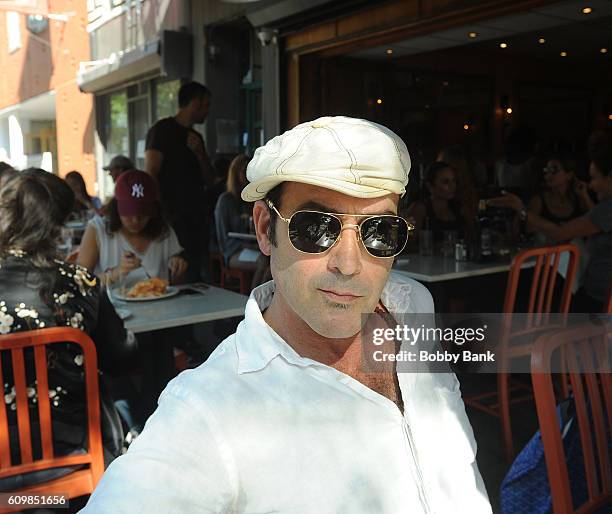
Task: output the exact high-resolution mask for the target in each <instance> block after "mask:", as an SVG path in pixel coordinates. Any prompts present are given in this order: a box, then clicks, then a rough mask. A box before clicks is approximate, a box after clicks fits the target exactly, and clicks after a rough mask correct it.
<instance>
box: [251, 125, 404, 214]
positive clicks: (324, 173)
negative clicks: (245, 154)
mask: <svg viewBox="0 0 612 514" xmlns="http://www.w3.org/2000/svg"><path fill="white" fill-rule="evenodd" d="M409 171H410V155H409V154H408V149H407V148H406V145H405V144H404V142H403V141H402V140H401V139H400V138H399V136H398V135H397V134H395V133H394V132H393V131H391V130H389V129H388V128H387V127H383V126H382V125H379V124H378V123H373V122H371V121H367V120H361V119H357V118H347V117H345V116H325V117H323V118H318V119H316V120H314V121H309V122H306V123H301V124H300V125H297V126H295V127H294V128H292V129H291V130H288V131H287V132H285V133H283V134H281V135H280V136H276V137H274V138H272V139H271V140H270V141H268V142H267V143H266V144H265V145H264V146H261V147H259V148H258V149H257V150H255V155H254V156H253V159H252V160H251V162H250V163H249V166H248V168H247V178H248V179H249V184H248V185H247V186H246V187H245V188H244V189H243V191H242V195H241V196H242V199H243V200H245V201H247V202H254V201H255V200H261V199H262V198H264V197H265V196H266V193H267V192H268V191H270V189H272V188H274V187H275V186H277V185H278V184H280V183H281V182H286V181H291V182H302V183H304V184H312V185H315V186H320V187H325V188H328V189H333V190H335V191H339V192H341V193H344V194H347V195H350V196H356V197H358V198H376V197H379V196H385V195H388V194H391V193H396V194H399V195H403V194H404V193H405V192H406V184H407V183H408V173H409Z"/></svg>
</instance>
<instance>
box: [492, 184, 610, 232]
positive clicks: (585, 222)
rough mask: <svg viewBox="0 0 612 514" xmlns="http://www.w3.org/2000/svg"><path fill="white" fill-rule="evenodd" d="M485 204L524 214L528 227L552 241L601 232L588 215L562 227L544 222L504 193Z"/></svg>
mask: <svg viewBox="0 0 612 514" xmlns="http://www.w3.org/2000/svg"><path fill="white" fill-rule="evenodd" d="M487 203H488V204H490V205H493V206H494V207H509V208H511V209H514V210H515V211H516V212H517V213H519V215H520V213H521V212H524V214H525V215H526V222H527V224H528V225H530V226H531V227H533V228H534V229H535V230H538V231H539V232H542V233H543V234H545V235H547V236H548V237H550V238H551V239H553V240H554V241H568V240H570V239H574V238H575V237H588V236H592V235H593V234H597V233H598V232H601V228H599V227H598V226H597V225H595V223H593V221H591V219H590V218H589V216H588V215H584V216H580V217H579V218H575V219H573V220H571V221H568V222H567V223H563V224H562V225H557V224H555V223H553V222H551V221H548V220H545V219H544V218H542V217H540V216H538V215H537V214H533V213H531V212H529V211H527V210H526V209H525V207H524V205H523V202H522V200H521V199H520V198H519V197H518V196H516V195H514V194H512V193H505V194H504V196H500V197H498V198H491V199H490V200H488V201H487Z"/></svg>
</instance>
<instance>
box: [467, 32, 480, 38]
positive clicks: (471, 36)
mask: <svg viewBox="0 0 612 514" xmlns="http://www.w3.org/2000/svg"><path fill="white" fill-rule="evenodd" d="M468 37H470V38H471V39H474V38H476V37H478V33H477V32H470V33H469V34H468Z"/></svg>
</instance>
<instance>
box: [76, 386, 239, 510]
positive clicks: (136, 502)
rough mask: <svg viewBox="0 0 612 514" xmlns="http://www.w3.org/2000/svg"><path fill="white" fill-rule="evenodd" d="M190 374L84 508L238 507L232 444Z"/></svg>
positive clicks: (166, 395)
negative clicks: (196, 392) (227, 439)
mask: <svg viewBox="0 0 612 514" xmlns="http://www.w3.org/2000/svg"><path fill="white" fill-rule="evenodd" d="M188 378H189V377H185V376H184V375H181V376H180V377H178V378H177V379H175V380H174V381H172V382H171V383H170V384H169V385H168V386H167V387H166V389H165V390H164V392H163V393H162V395H161V397H160V399H159V406H158V408H157V410H156V411H155V413H154V414H153V415H152V416H151V417H150V418H149V420H148V421H147V424H146V426H145V429H144V431H143V432H142V434H140V435H139V436H138V438H137V439H136V440H135V441H134V442H133V443H132V445H131V446H130V448H129V450H128V452H127V453H126V454H125V455H122V456H121V457H119V458H118V459H116V460H115V461H113V463H112V464H111V465H110V466H109V468H108V469H107V470H106V472H105V473H104V475H103V476H102V480H101V481H100V482H99V484H98V486H97V487H96V489H95V491H94V492H93V494H92V496H91V498H90V499H89V502H88V503H87V505H86V506H85V508H84V509H83V510H82V511H81V512H82V513H84V514H93V513H104V514H106V513H108V512H113V513H116V514H140V513H142V514H149V513H151V512H160V513H161V512H198V513H202V514H212V513H220V512H237V511H236V510H235V509H236V508H237V507H236V505H235V502H236V500H237V495H238V485H237V483H236V481H237V478H238V477H237V470H236V469H235V464H234V460H233V458H232V452H231V449H230V448H229V447H228V446H227V444H226V443H225V439H224V438H223V433H222V431H221V430H220V429H219V428H218V423H217V420H216V418H214V417H213V414H212V413H211V412H210V411H209V409H208V407H207V405H206V404H204V402H203V401H201V400H200V399H199V398H197V395H196V394H194V393H195V391H194V386H193V385H192V386H190V385H189V383H188V382H187V379H188ZM196 385H197V383H196ZM200 387H205V385H202V384H200ZM194 397H196V398H195V399H194Z"/></svg>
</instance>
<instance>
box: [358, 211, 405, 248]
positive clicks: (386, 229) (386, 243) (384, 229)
mask: <svg viewBox="0 0 612 514" xmlns="http://www.w3.org/2000/svg"><path fill="white" fill-rule="evenodd" d="M361 240H362V241H363V244H364V246H365V247H366V249H367V250H368V252H370V253H371V254H372V255H373V256H374V257H393V256H395V255H397V254H398V253H399V252H401V251H402V250H403V249H404V246H405V245H406V241H408V224H407V223H406V220H405V219H404V218H400V217H398V216H376V217H374V218H369V219H367V220H365V221H364V222H363V225H361Z"/></svg>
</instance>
